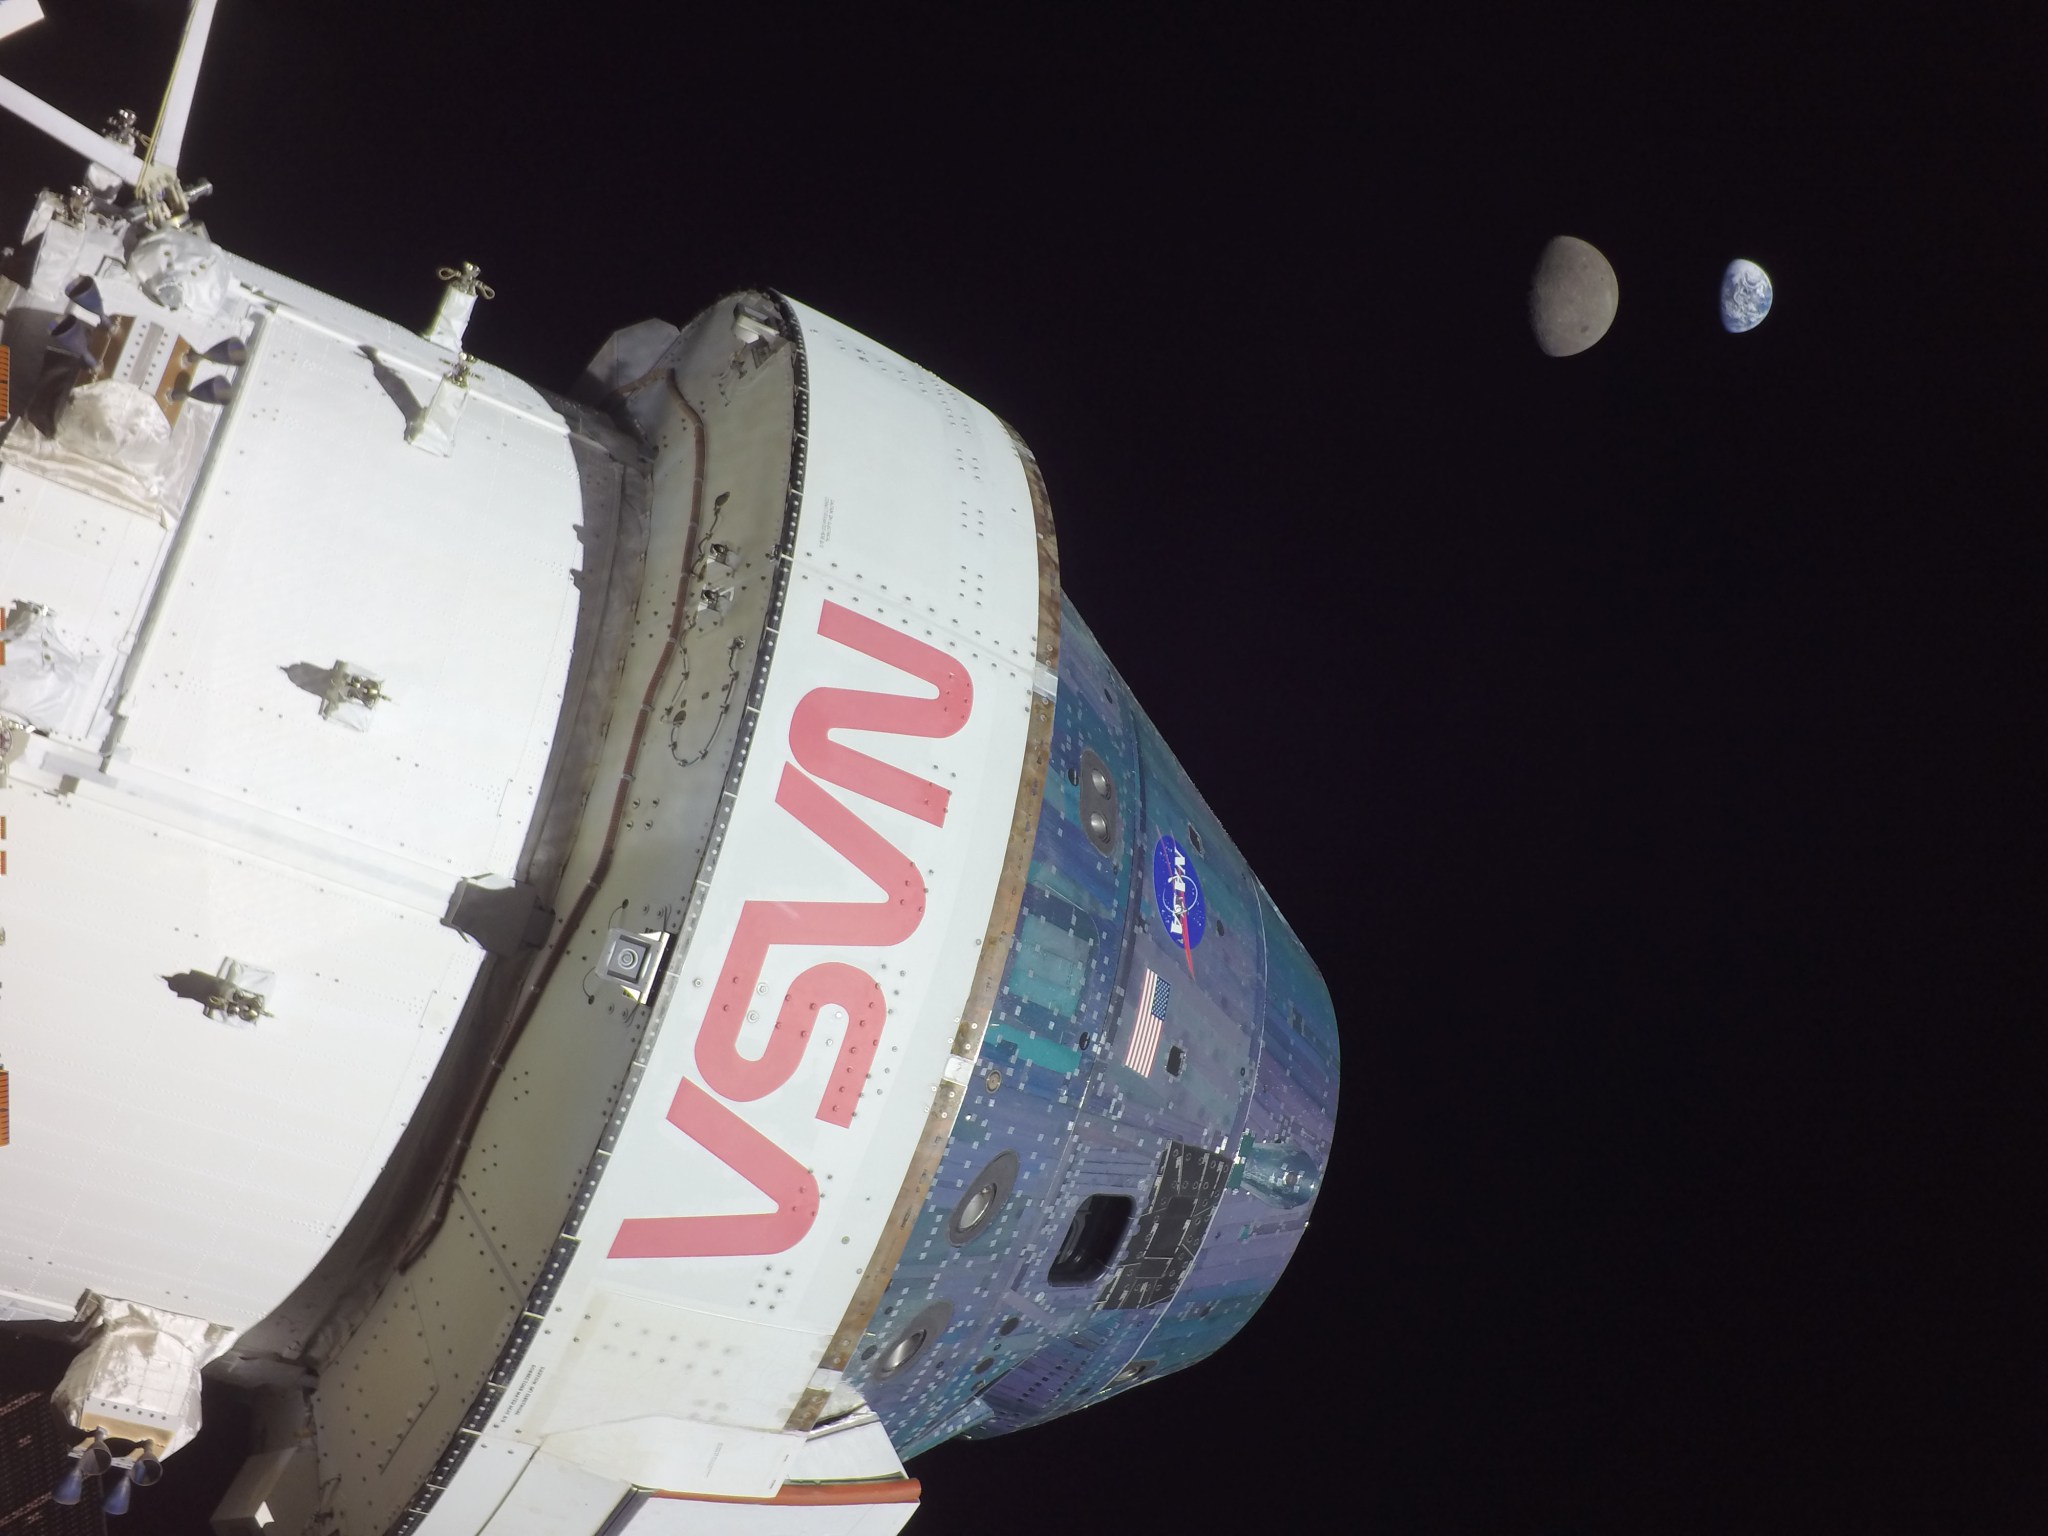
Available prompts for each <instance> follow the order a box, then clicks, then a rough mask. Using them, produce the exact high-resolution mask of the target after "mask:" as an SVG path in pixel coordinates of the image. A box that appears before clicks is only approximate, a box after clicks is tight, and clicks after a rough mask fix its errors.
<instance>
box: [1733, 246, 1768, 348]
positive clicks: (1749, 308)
mask: <svg viewBox="0 0 2048 1536" xmlns="http://www.w3.org/2000/svg"><path fill="white" fill-rule="evenodd" d="M1770 312H1771V279H1770V275H1769V274H1768V273H1766V272H1765V271H1764V269H1763V268H1762V267H1760V266H1758V265H1757V264H1756V263H1755V262H1753V261H1744V260H1742V259H1741V258H1740V257H1737V258H1736V259H1735V260H1734V261H1731V262H1729V263H1728V270H1727V271H1726V272H1723V273H1722V274H1721V324H1722V325H1723V326H1725V327H1726V328H1727V329H1729V330H1731V331H1753V330H1755V329H1756V328H1757V327H1758V326H1759V325H1762V324H1763V322H1764V316H1765V315H1768V314H1769V313H1770Z"/></svg>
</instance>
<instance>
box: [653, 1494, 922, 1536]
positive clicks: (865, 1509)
mask: <svg viewBox="0 0 2048 1536" xmlns="http://www.w3.org/2000/svg"><path fill="white" fill-rule="evenodd" d="M916 1488H917V1484H916V1483H914V1482H909V1481H906V1482H905V1483H904V1484H903V1485H902V1486H901V1487H900V1488H889V1487H886V1486H885V1487H882V1488H879V1489H874V1490H868V1491H870V1492H872V1493H874V1494H875V1495H877V1497H878V1502H875V1503H861V1504H855V1503H845V1504H839V1503H832V1504H823V1503H820V1504H798V1503H781V1502H776V1503H770V1504H720V1503H713V1502H711V1501H710V1500H706V1499H671V1498H658V1499H649V1500H648V1501H647V1502H646V1503H645V1504H642V1505H641V1506H640V1507H639V1508H638V1509H636V1510H635V1511H634V1512H633V1516H632V1518H631V1519H630V1520H629V1521H627V1523H626V1525H625V1526H624V1527H623V1529H624V1530H626V1531H627V1532H630V1533H631V1536H896V1533H897V1532H898V1531H900V1530H902V1529H903V1528H904V1526H906V1525H908V1524H909V1523H910V1517H911V1516H912V1515H914V1514H916V1513H917V1497H916V1492H915V1490H916Z"/></svg>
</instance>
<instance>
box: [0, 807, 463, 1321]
mask: <svg viewBox="0 0 2048 1536" xmlns="http://www.w3.org/2000/svg"><path fill="white" fill-rule="evenodd" d="M9 798H10V809H9V812H8V838H7V842H8V849H9V854H10V858H9V861H8V872H7V876H6V884H7V898H8V899H7V904H6V907H5V926H6V929H7V946H6V949H5V951H4V952H0V953H4V956H5V959H6V962H7V964H6V970H5V974H6V982H7V990H6V1007H7V1012H8V1018H9V1019H10V1021H13V1022H14V1023H15V1026H16V1027H13V1028H10V1029H9V1031H8V1042H7V1044H8V1066H9V1068H10V1070H11V1072H12V1074H13V1079H14V1083H15V1087H16V1091H15V1093H14V1095H13V1101H14V1102H13V1106H12V1110H13V1139H12V1145H10V1146H9V1147H8V1149H7V1156H6V1157H5V1158H0V1210H5V1211H6V1212H7V1213H8V1220H7V1221H6V1223H5V1224H4V1227H0V1291H6V1292H13V1293H15V1294H16V1295H17V1296H21V1297H29V1298H34V1299H35V1300H36V1301H37V1302H39V1303H40V1304H41V1308H42V1310H44V1311H45V1313H46V1314H47V1315H54V1316H67V1317H68V1316H69V1315H70V1314H71V1311H72V1307H73V1304H74V1303H75V1302H76V1301H77V1299H78V1296H79V1294H80V1292H81V1291H83V1290H84V1289H86V1288H87V1287H90V1288H92V1289H94V1290H97V1291H99V1292H101V1293H103V1294H107V1295H113V1296H120V1297H124V1298H127V1299H130V1300H134V1301H140V1302H143V1303H146V1304H148V1305H151V1306H157V1307H162V1308H165V1309H167V1310H170V1311H175V1312H182V1313H186V1314H189V1315H192V1316H196V1317H205V1318H208V1319H211V1320H212V1321H215V1322H219V1323H225V1324H227V1325H229V1326H231V1327H235V1328H243V1327H247V1326H248V1325H249V1324H251V1323H253V1322H255V1321H256V1320H257V1319H258V1318H260V1317H262V1316H263V1315H264V1314H265V1313H266V1312H268V1311H270V1310H271V1309H272V1308H273V1307H275V1306H276V1305H277V1304H278V1303H279V1302H280V1301H281V1300H282V1299H283V1298H284V1296H285V1295H286V1294H288V1293H289V1292H290V1290H291V1289H292V1287H293V1286H295V1285H296V1284H297V1283H298V1282H299V1281H300V1280H301V1279H302V1278H303V1277H304V1276H305V1274H306V1272H307V1271H308V1270H309V1269H311V1268H312V1266H313V1264H314V1263H315V1261H316V1260H318V1258H319V1257H320V1255H321V1254H322V1253H323V1252H324V1251H325V1250H326V1248H327V1245H328V1243H329V1242H330V1241H331V1240H332V1239H333V1237H334V1234H335V1233H336V1232H337V1231H339V1230H340V1227H341V1225H342V1223H343V1222H345V1221H346V1220H347V1218H348V1217H349V1215H350V1214H351V1213H352V1212H353V1211H354V1209H355V1207H356V1206H357V1204H358V1203H359V1202H360V1201H361V1199H362V1197H363V1195H364V1194H365V1193H366V1192H367V1190H368V1188H369V1186H370V1183H371V1181H372V1180H373V1179H374V1178H375V1177H376V1174H377V1172H378V1170H379V1169H380V1168H381V1167H382V1166H383V1162H384V1158H385V1155H386V1154H387V1153H388V1151H389V1149H390V1146H391V1143H392V1141H393V1140H394V1139H395V1138H396V1136H397V1134H398V1132H399V1130H400V1128H401V1127H402V1126H403V1125H404V1123H405V1121H406V1119H407V1117H408V1116H409V1114H410V1112H411V1108H412V1105H413V1102H414V1101H415V1099H416V1098H417V1096H418V1094H419V1093H420V1091H421V1089H422V1088H423V1086H424V1085H425V1082H426V1079H427V1077H428V1075H429V1074H430V1073H431V1071H432V1069H433V1065H434V1062H435V1061H436V1059H437V1058H438V1057H439V1054H440V1050H441V1045H442V1043H443V1041H444V1039H445V1037H446V1035H447V1032H448V1030H449V1028H450V1026H451V1025H452V1024H453V1023H454V1020H455V1017H456V1014H457V1012H458V1010H459V1009H460V1007H461V1005H462V1001H463V998H464V996H465V995H466V994H467V992H468V990H469V987H470V984H471V982H472V980H473V979H474V976H475V972H476V966H477V961H478V959H479V958H480V952H479V951H477V950H475V949H473V948H471V947H470V946H469V945H468V944H467V943H466V942H465V941H464V940H463V939H462V938H461V937H460V936H459V935H457V934H455V933H453V932H452V931H450V930H449V929H447V928H444V927H442V926H440V925H439V923H438V922H436V921H435V919H434V918H432V917H428V916H425V915H423V914H421V913H417V912H412V911H407V910H405V909H404V908H402V907H400V906H397V905H396V904H394V903H391V902H388V901H385V900H382V899H380V898H378V897H375V896H370V895H366V894H362V893H359V892H354V891H350V890H347V889H345V888H342V887H338V886H333V885H329V884H326V883H325V882H323V881H321V880H318V879H315V878H313V877H310V876H308V875H305V874H303V873H301V872H299V871H297V870H294V869H291V868H288V867H285V866H283V865H281V864H277V863H272V862H270V861H268V860H265V859H262V858H259V857H255V856H250V855H246V854H236V853H230V852H227V851H224V850H222V849H221V848H219V847H217V846H216V845H214V844H212V843H210V842H208V841H205V840H202V839H200V838H196V837H193V836H191V835H189V834H187V833H184V832H181V831H178V830H176V829H173V828H171V827H168V826H166V825H164V824H163V823H162V822H161V821H159V820H156V819H153V818H150V817H148V816H147V815H145V814H138V810H137V807H136V806H135V804H134V803H133V802H132V801H130V800H128V799H127V798H126V797H125V796H122V795H121V794H120V793H119V792H118V791H112V790H108V789H106V788H104V787H103V786H98V785H93V784H90V783H87V784H82V785H80V786H79V788H78V789H77V790H76V791H74V793H72V794H71V795H69V796H65V797H62V798H58V797H56V796H51V795H41V794H24V793H20V792H19V787H18V789H17V792H16V793H14V794H13V795H11V796H10V797H9ZM223 956H233V957H236V958H238V959H241V960H244V961H247V962H248V963H250V964H252V965H257V966H261V967H262V968H263V969H265V970H268V971H270V972H272V973H274V974H275V976H276V978H277V980H276V982H275V984H274V985H273V986H272V987H271V989H270V992H269V994H268V995H267V997H266V1005H267V1006H268V1008H269V1010H270V1012H271V1014H272V1015H273V1016H272V1017H269V1018H264V1019H260V1020H258V1021H256V1022H254V1023H253V1024H249V1025H246V1026H244V1025H240V1024H238V1023H237V1022H234V1021H230V1020H228V1019H226V1018H223V1017H216V1018H212V1019H209V1018H207V1017H205V1016H204V1014H203V1013H202V1011H201V1004H200V1003H199V1002H198V1001H195V1000H192V999H190V998H187V997H181V996H179V995H178V994H177V993H176V992H175V991H173V990H172V988H171V986H170V985H168V984H167V981H166V978H170V977H179V976H186V975H190V974H191V973H196V972H212V971H214V970H215V969H216V968H217V967H218V966H219V964H220V961H221V959H222V957H223ZM30 1023H32V1024H33V1025H34V1027H32V1028H30V1027H21V1026H23V1025H26V1024H30Z"/></svg>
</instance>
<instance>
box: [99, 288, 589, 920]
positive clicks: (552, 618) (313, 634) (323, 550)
mask: <svg viewBox="0 0 2048 1536" xmlns="http://www.w3.org/2000/svg"><path fill="white" fill-rule="evenodd" d="M361 346H362V343H361V341H360V340H358V339H356V338H353V337H347V336H342V335H337V334H336V333H335V332H334V331H332V330H331V329H329V328H327V327H325V326H321V325H317V324H312V323H306V322H305V321H303V320H301V319H300V318H299V317H298V316H297V315H296V314H295V313H294V312H293V311H291V310H289V309H284V310H280V311H279V312H278V313H277V315H276V316H275V318H274V319H273V320H272V321H271V322H270V323H269V324H268V325H267V326H265V327H264V329H263V332H262V338H261V343H260V346H259V347H258V348H257V350H256V353H255V355H254V356H253V357H252V359H251V362H250V365H249V367H248V368H247V369H246V370H245V373H244V377H243V378H242V380H241V381H240V383H239V385H238V388H239V390H240V391H241V392H242V394H243V398H241V399H239V400H237V401H236V403H235V409H234V411H233V414H232V415H231V418H230V420H229V422H228V424H227V425H226V426H225V427H224V429H223V431H222V433H221V440H220V442H219V443H218V444H217V445H216V449H215V453H216V461H215V464H214V466H213V470H212V473H211V475H210V476H209V477H208V480H207V482H206V484H205V486H204V488H203V489H202V491H201V492H200V494H199V495H198V496H197V497H195V498H194V503H193V505H192V507H191V509H190V510H189V511H188V512H187V518H188V520H191V521H192V522H193V525H194V526H193V529H192V534H191V537H190V540H189V542H188V544H187V547H186V549H185V551H184V554H183V557H182V559H181V561H180V562H179V564H178V566H177V567H176V570H175V572H174V574H173V575H172V576H171V577H170V582H171V587H170V590H169V591H168V592H167V593H166V594H165V603H164V609H163V613H162V616H161V618H160V619H159V620H158V621H157V624H156V627H155V631H154V633H153V635H152V637H151V639H150V642H149V648H148V651H147V653H146V654H145V655H144V657H143V660H142V665H141V669H140V672H139V675H138V677H137V678H136V680H135V682H134V684H133V686H132V687H131V689H130V692H129V694H128V696H127V698H126V700H125V701H124V703H123V705H122V710H123V713H124V714H126V715H127V716H128V720H129V725H128V729H127V731H126V733H125V735H124V737H123V738H122V742H121V753H122V757H123V759H124V762H123V774H124V776H125V778H126V779H127V780H128V781H129V782H131V783H135V784H137V786H138V787H140V786H141V784H142V782H143V775H144V774H147V775H150V776H152V781H151V784H150V787H151V788H152V789H155V790H159V791H160V792H163V793H168V794H172V795H174V796H176V797H178V798H180V799H187V798H189V796H187V795H186V794H185V793H183V791H184V790H185V789H186V787H188V786H189V787H191V788H193V789H198V790H202V791H208V792H211V793H212V794H214V795H219V796H225V797H228V798H229V799H231V800H232V801H233V802H234V804H233V806H232V808H231V809H230V808H226V807H223V808H222V812H223V814H224V815H226V816H228V817H230V818H232V819H234V820H237V821H245V822H256V821H259V820H264V819H274V823H275V824H278V833H279V835H281V836H283V837H286V838H295V837H297V836H301V835H302V834H301V833H299V832H298V831H297V828H305V829H310V831H311V832H312V833H313V834H315V837H316V839H317V838H318V837H320V836H323V835H324V837H326V838H329V839H338V840H340V841H341V842H344V843H348V844H354V845H360V852H359V853H358V854H356V855H355V857H357V858H358V859H360V860H362V861H363V862H368V863H371V864H380V863H386V862H388V863H389V864H391V865H392V866H395V867H396V868H400V869H407V870H409V871H414V872H415V873H414V878H415V879H416V880H417V881H418V883H419V884H420V886H421V887H422V895H421V900H422V903H423V905H425V906H428V907H431V908H433V909H434V910H435V911H436V912H437V913H438V912H439V911H440V910H441V909H443V908H444V907H445V904H446V901H447V896H448V891H449V888H450V887H451V886H452V884H453V883H454V882H455V881H456V880H458V879H461V878H464V877H467V876H475V875H481V874H486V873H500V874H502V873H505V872H507V871H509V870H510V869H511V867H512V865H513V863H514V862H515V860H516V857H517V854H518V850H519V847H520V843H521V841H522V839H523V838H524V836H525V831H526V826H527V823H528V820H529V818H530V816H531V814H532V809H533V803H534V800H535V797H536V795H537V793H538V791H539V787H540V778H541V774H542V772H543V770H544V769H545V766H546V762H547V754H548V749H549V747H550V745H551V743H552V740H553V727H554V721H555V715H556V711H557V709H558V708H559V705H560V702H561V690H562V681H563V678H564V677H565V675H566V673H567V670H568V661H569V649H570V646H571V643H572V641H573V639H574V629H575V617H576V601H577V599H576V591H575V588H574V586H573V585H572V583H571V582H570V579H569V573H570V572H571V571H573V570H574V569H575V568H576V566H577V564H578V562H579V559H580V550H579V547H578V545H577V542H576V538H575V532H574V529H575V524H576V523H577V521H578V520H579V517H580V511H581V496H580V488H579V484H578V481H577V477H576V472H575V465H574V461H573V459H572V458H571V455H570V451H569V447H568V443H567V439H566V436H565V434H564V432H563V430H562V428H561V426H560V425H559V423H557V424H556V425H554V426H553V427H551V428H550V427H547V426H545V425H544V424H542V423H540V422H538V421H536V420H533V419H530V418H529V417H527V416H526V415H524V414H521V413H514V412H506V411H502V410H500V409H498V408H497V407H496V406H495V405H494V404H493V403H492V402H491V401H490V400H489V399H488V398H485V399H480V400H476V401H473V402H471V405H470V407H469V410H468V413H467V414H466V417H465V419H464V421H463V423H462V430H461V431H460V433H459V434H458V437H457V440H456V443H455V449H454V452H453V453H452V454H450V455H449V456H447V457H445V458H443V457H436V456H434V455H431V454H426V453H422V452H420V451H419V450H418V449H416V448H413V447H411V446H410V445H408V444H407V442H406V441H405V435H404V434H405V425H406V418H405V415H404V413H403V411H402V410H401V408H400V406H399V405H398V404H397V403H395V402H394V400H393V399H392V397H391V396H392V391H393V389H394V388H399V389H402V388H404V387H405V383H406V381H404V380H403V379H400V380H399V381H398V382H397V383H396V384H395V385H394V384H393V383H392V382H391V378H390V375H392V374H393V373H396V372H397V370H396V369H394V368H392V367H391V366H390V365H385V374H386V377H385V379H384V380H383V381H381V382H380V378H379V376H378V372H377V369H376V368H375V367H374V366H373V364H372V362H371V360H370V359H368V358H366V357H364V356H363V355H362V354H361V352H360V350H359V349H360V347H361ZM419 387H421V388H430V387H431V386H430V385H427V384H426V382H425V381H424V380H421V381H419ZM338 663H341V664H346V667H347V669H348V670H349V671H350V672H351V673H354V674H357V675H360V676H364V677H368V678H371V679H374V680H375V681H376V682H377V683H378V684H379V685H380V687H381V689H382V691H383V693H384V694H386V695H387V696H388V697H387V698H386V699H385V701H384V702H382V703H379V704H378V705H376V706H375V708H374V709H373V710H372V711H370V712H369V714H368V716H367V721H366V723H367V728H366V729H363V730H360V731H357V730H351V729H347V728H345V727H343V726H342V725H341V724H340V723H339V722H338V721H336V720H332V719H324V718H322V714H321V710H320V700H319V697H318V695H317V693H315V692H314V691H313V687H312V686H311V685H309V683H308V682H306V681H304V680H303V679H307V678H312V677H315V676H316V675H319V674H324V673H325V672H326V671H327V670H328V669H330V668H332V667H334V666H335V665H336V664H338ZM288 669H297V670H296V675H297V677H298V678H300V679H302V680H301V681H298V682H296V683H295V681H294V673H293V672H292V671H289V670H288ZM421 866H424V867H423V868H422V867H421Z"/></svg>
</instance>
